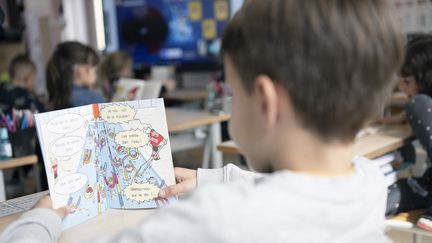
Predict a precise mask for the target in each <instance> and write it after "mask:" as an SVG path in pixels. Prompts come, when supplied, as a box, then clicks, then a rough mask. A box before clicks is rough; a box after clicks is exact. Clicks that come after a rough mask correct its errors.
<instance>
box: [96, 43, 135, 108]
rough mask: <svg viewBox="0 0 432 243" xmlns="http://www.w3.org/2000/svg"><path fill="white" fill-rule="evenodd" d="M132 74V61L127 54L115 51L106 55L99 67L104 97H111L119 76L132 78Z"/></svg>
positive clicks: (108, 98) (109, 98)
mask: <svg viewBox="0 0 432 243" xmlns="http://www.w3.org/2000/svg"><path fill="white" fill-rule="evenodd" d="M133 75H134V74H133V61H132V58H131V57H130V56H129V54H127V53H126V52H123V51H116V52H113V53H110V54H109V55H107V56H106V57H105V59H104V60H103V61H102V63H101V64H100V67H99V77H100V79H101V80H102V85H103V92H104V95H105V98H106V99H107V100H111V99H112V97H113V95H114V93H115V89H116V85H117V82H118V80H119V79H120V78H132V77H133Z"/></svg>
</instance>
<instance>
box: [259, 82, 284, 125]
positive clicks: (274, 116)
mask: <svg viewBox="0 0 432 243" xmlns="http://www.w3.org/2000/svg"><path fill="white" fill-rule="evenodd" d="M277 89H278V87H277V85H276V83H275V82H274V81H273V80H272V79H270V77H268V76H267V75H259V76H258V77H256V79H255V92H256V94H257V95H258V98H259V101H258V102H259V105H260V111H261V112H260V116H261V119H262V122H263V125H264V127H265V128H266V129H268V128H271V127H273V126H274V125H275V124H276V122H277V120H278V116H279V111H278V106H279V101H278V98H279V97H278V91H277Z"/></svg>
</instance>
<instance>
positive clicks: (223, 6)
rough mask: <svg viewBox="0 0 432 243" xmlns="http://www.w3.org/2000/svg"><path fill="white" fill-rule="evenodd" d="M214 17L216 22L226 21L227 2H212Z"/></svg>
mask: <svg viewBox="0 0 432 243" xmlns="http://www.w3.org/2000/svg"><path fill="white" fill-rule="evenodd" d="M214 15H215V17H216V19H217V20H226V19H228V2H227V1H226V0H218V1H215V2H214Z"/></svg>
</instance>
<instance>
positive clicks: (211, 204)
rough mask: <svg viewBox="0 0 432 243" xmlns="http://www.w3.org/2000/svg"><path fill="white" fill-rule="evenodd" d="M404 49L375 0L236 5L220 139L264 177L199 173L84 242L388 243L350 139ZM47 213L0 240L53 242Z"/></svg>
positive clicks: (379, 204) (379, 182)
mask: <svg viewBox="0 0 432 243" xmlns="http://www.w3.org/2000/svg"><path fill="white" fill-rule="evenodd" d="M347 33H349V35H347ZM366 36H367V38H365V37H366ZM403 42H404V38H403V31H402V30H400V29H399V27H398V24H397V21H396V19H395V18H394V16H393V13H392V12H391V11H390V7H389V6H388V1H385V0H362V1H339V0H326V1H298V0H265V1H263V0H248V1H245V4H244V5H243V7H242V8H241V9H240V10H239V11H238V12H237V13H236V15H235V16H234V17H233V18H232V19H231V21H230V22H229V23H228V25H227V26H226V29H225V32H224V35H223V40H222V48H221V50H222V56H223V60H224V65H225V74H226V82H227V84H228V85H229V87H230V90H231V92H232V94H233V100H232V109H231V110H232V113H231V119H230V133H231V135H232V137H233V139H234V141H235V142H236V143H237V144H238V146H239V147H240V150H241V152H242V153H243V154H244V155H245V157H246V160H247V162H248V165H249V166H250V167H251V169H253V170H255V171H257V172H262V173H267V174H265V175H263V176H262V177H261V178H255V177H253V176H249V177H241V178H240V179H239V180H235V178H236V176H238V175H239V174H242V173H243V174H244V173H246V174H248V173H247V172H244V171H242V170H240V169H239V168H237V167H235V166H233V165H228V166H225V167H224V168H221V169H217V170H199V171H198V177H197V178H196V177H195V181H196V180H198V185H199V188H198V190H196V191H195V192H194V193H192V194H191V195H190V197H188V198H187V199H185V200H180V201H179V202H176V203H174V204H172V205H170V206H167V207H166V208H163V209H161V210H158V211H156V212H155V213H154V214H152V215H151V217H149V218H148V219H147V220H145V221H143V222H142V223H141V224H140V225H139V226H138V227H135V228H134V229H129V230H127V231H124V232H122V233H120V234H118V235H116V236H113V237H111V238H100V239H95V240H93V241H92V242H177V241H181V242H339V243H341V242H374V243H377V242H389V240H388V239H387V238H386V236H385V235H384V227H385V219H384V210H385V204H386V190H387V188H386V186H385V180H384V177H383V175H382V173H381V172H380V171H379V170H378V169H377V168H375V167H374V166H372V165H371V163H370V161H369V160H367V159H365V158H357V157H355V158H353V141H354V139H355V136H356V134H357V132H358V131H359V130H360V129H361V128H362V127H363V126H364V125H365V123H366V122H367V121H368V120H369V119H371V118H372V117H373V116H374V115H375V114H377V112H378V110H379V108H380V104H382V103H383V102H384V100H385V98H386V96H385V94H388V93H389V91H390V89H391V87H392V86H393V84H392V82H391V77H392V76H393V75H394V74H395V73H396V72H397V69H398V68H399V66H400V65H401V63H402V59H403V54H404V50H403V48H404V45H403ZM366 96H367V97H368V99H366V100H367V102H365V97H366ZM248 175H250V173H249V174H248ZM189 176H190V177H188V178H179V177H177V179H178V180H179V181H180V182H184V181H186V180H188V181H189V182H191V181H192V182H194V179H193V177H194V176H196V173H195V172H194V171H192V173H191V174H190V175H189ZM211 181H215V182H217V181H219V182H231V183H230V184H229V185H223V184H213V185H207V186H205V184H206V183H210V182H211ZM190 184H191V183H189V185H190ZM192 184H193V183H192ZM179 185H180V186H184V185H185V184H184V183H180V184H179ZM164 192H165V191H161V193H160V196H163V194H164ZM165 193H166V192H165ZM51 208H52V206H51V204H50V200H49V199H48V198H45V199H44V200H43V201H42V202H41V203H39V204H38V206H37V207H36V209H34V210H32V211H30V212H28V213H26V214H24V216H23V217H22V218H21V219H19V220H18V221H16V222H14V223H13V224H11V225H10V226H9V227H8V229H6V230H5V231H4V233H3V235H2V237H3V238H2V240H5V241H8V242H19V241H20V240H21V241H23V242H24V241H25V240H26V239H34V240H35V241H34V242H36V240H38V241H40V242H42V241H44V242H53V241H55V240H57V239H58V236H59V234H60V223H61V218H62V217H64V216H65V209H64V208H62V209H56V210H52V209H51ZM36 235H37V237H34V236H36Z"/></svg>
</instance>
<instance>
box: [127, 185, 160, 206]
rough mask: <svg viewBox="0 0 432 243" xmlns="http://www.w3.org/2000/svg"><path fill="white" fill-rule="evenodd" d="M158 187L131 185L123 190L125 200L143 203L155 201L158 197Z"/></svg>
mask: <svg viewBox="0 0 432 243" xmlns="http://www.w3.org/2000/svg"><path fill="white" fill-rule="evenodd" d="M159 190H160V189H159V187H157V186H155V185H154V184H150V183H143V184H140V183H135V182H134V183H132V184H131V185H129V186H127V187H126V188H125V189H124V191H123V192H124V195H125V196H126V198H127V199H129V200H133V201H137V202H144V201H150V200H153V199H155V198H156V197H157V196H158V192H159Z"/></svg>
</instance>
